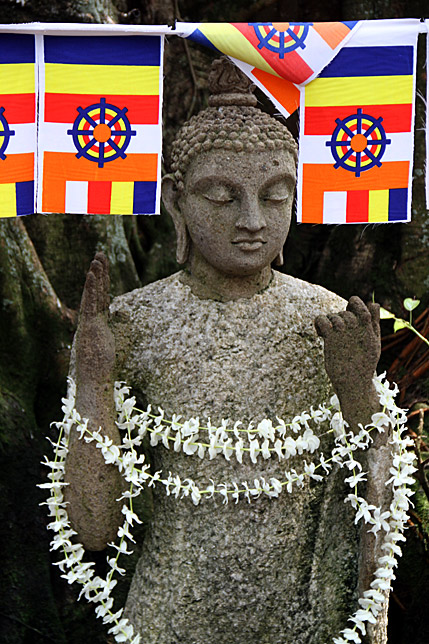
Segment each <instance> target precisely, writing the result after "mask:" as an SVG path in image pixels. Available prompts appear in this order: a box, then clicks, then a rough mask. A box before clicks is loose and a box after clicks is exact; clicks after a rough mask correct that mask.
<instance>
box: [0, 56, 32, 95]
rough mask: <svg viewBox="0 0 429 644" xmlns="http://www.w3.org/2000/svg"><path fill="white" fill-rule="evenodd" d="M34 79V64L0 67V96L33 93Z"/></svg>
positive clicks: (12, 64) (10, 64)
mask: <svg viewBox="0 0 429 644" xmlns="http://www.w3.org/2000/svg"><path fill="white" fill-rule="evenodd" d="M34 77H35V71H34V63H19V64H18V63H17V64H15V63H7V64H4V65H0V94H30V93H31V92H34V91H35V80H34ZM0 102H1V101H0Z"/></svg>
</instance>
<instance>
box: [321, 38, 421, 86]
mask: <svg viewBox="0 0 429 644" xmlns="http://www.w3.org/2000/svg"><path fill="white" fill-rule="evenodd" d="M413 71H414V69H413V47H411V46H409V45H399V46H396V47H395V46H386V47H343V48H342V49H341V51H340V52H339V53H338V54H337V55H336V56H335V58H334V59H333V60H332V61H331V62H330V63H329V65H327V66H326V67H325V69H324V70H323V71H322V72H321V74H320V76H319V77H320V78H332V77H351V76H411V75H412V74H413Z"/></svg>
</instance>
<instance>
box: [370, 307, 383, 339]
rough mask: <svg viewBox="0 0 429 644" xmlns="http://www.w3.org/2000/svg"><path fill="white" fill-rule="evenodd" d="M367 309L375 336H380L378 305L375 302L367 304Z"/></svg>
mask: <svg viewBox="0 0 429 644" xmlns="http://www.w3.org/2000/svg"><path fill="white" fill-rule="evenodd" d="M368 311H369V312H370V315H371V322H372V328H373V331H374V333H375V335H376V337H377V338H379V337H380V305H379V304H376V303H375V302H370V303H369V304H368Z"/></svg>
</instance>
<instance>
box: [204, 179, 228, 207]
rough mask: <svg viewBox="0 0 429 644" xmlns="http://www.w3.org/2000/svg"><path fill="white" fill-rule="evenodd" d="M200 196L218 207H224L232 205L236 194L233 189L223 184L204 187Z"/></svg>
mask: <svg viewBox="0 0 429 644" xmlns="http://www.w3.org/2000/svg"><path fill="white" fill-rule="evenodd" d="M200 194H201V195H202V196H203V197H204V199H207V201H210V203H213V204H216V205H218V206H223V205H224V204H227V203H232V202H233V201H234V198H235V196H234V193H233V191H232V189H231V188H229V187H228V186H225V185H222V184H212V185H208V186H205V187H203V188H202V189H201V190H200Z"/></svg>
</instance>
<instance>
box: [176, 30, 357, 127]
mask: <svg viewBox="0 0 429 644" xmlns="http://www.w3.org/2000/svg"><path fill="white" fill-rule="evenodd" d="M358 26H359V23H358V22H356V21H355V22H315V23H310V22H309V23H306V22H302V23H298V22H251V23H224V24H220V23H189V24H186V23H177V29H178V30H179V31H181V32H183V35H185V36H186V37H187V38H189V39H190V40H193V41H195V42H198V43H200V44H203V45H206V46H208V47H210V48H211V49H215V50H216V51H219V52H221V53H224V54H227V55H228V56H229V57H230V58H231V59H232V60H233V61H234V62H235V64H236V65H237V66H238V67H240V69H241V70H242V71H243V72H244V73H245V74H246V75H247V76H248V77H249V78H250V79H251V80H252V81H253V82H254V83H255V84H256V85H257V86H258V87H259V89H261V90H262V91H263V92H264V93H265V94H267V96H268V97H269V98H270V99H271V100H272V102H273V103H274V105H276V107H277V108H278V109H279V111H280V113H281V114H283V115H284V116H285V117H286V118H287V117H288V116H290V115H291V114H292V113H293V112H295V110H296V109H297V108H298V107H299V98H300V96H299V89H298V87H297V86H298V85H300V84H305V83H308V82H309V81H311V80H312V79H313V78H315V77H316V76H317V75H318V73H319V72H320V71H321V70H322V69H323V67H325V66H326V65H327V64H328V63H329V61H330V60H332V58H333V57H334V56H335V54H336V53H337V52H338V51H339V50H340V48H341V47H342V46H343V45H344V44H345V43H346V42H347V40H348V39H349V38H350V36H351V34H352V31H353V30H356V28H357V27H358Z"/></svg>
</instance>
